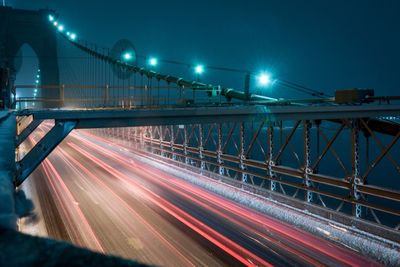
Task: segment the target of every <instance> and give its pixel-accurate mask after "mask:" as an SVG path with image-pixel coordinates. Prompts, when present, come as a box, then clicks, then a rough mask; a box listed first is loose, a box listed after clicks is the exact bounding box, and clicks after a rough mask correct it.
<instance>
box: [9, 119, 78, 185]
mask: <svg viewBox="0 0 400 267" xmlns="http://www.w3.org/2000/svg"><path fill="white" fill-rule="evenodd" d="M75 126H76V121H56V122H55V125H54V126H53V128H52V129H51V130H50V131H49V132H48V133H47V134H46V135H45V136H44V137H43V138H42V139H41V140H40V141H39V142H38V143H37V144H36V145H35V146H34V147H33V148H32V149H31V151H29V153H28V154H27V155H26V156H25V157H24V158H23V159H21V160H20V161H19V162H17V176H16V180H15V185H16V186H19V185H21V183H22V182H23V181H24V180H25V179H26V178H27V177H28V176H29V175H30V174H31V173H32V172H33V171H34V170H35V169H36V167H37V166H39V164H40V163H41V162H42V161H43V160H44V159H45V158H46V157H47V156H48V155H49V154H50V153H51V152H52V151H53V149H54V148H55V147H56V146H57V145H58V144H59V143H61V141H62V140H64V138H65V137H66V136H67V135H68V134H69V133H70V132H71V131H72V130H73V129H74V128H75Z"/></svg>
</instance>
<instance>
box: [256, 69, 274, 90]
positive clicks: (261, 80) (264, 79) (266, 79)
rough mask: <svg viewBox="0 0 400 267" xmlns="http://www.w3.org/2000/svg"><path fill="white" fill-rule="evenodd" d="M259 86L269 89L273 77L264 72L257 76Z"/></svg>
mask: <svg viewBox="0 0 400 267" xmlns="http://www.w3.org/2000/svg"><path fill="white" fill-rule="evenodd" d="M257 81H258V85H259V86H261V87H268V86H270V85H271V83H272V79H271V75H270V74H269V73H267V72H262V73H260V74H259V75H258V76H257Z"/></svg>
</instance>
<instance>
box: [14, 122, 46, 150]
mask: <svg viewBox="0 0 400 267" xmlns="http://www.w3.org/2000/svg"><path fill="white" fill-rule="evenodd" d="M41 123H42V120H32V121H31V123H29V125H28V126H26V127H25V129H23V130H22V132H21V133H20V134H19V135H18V136H17V140H16V143H15V146H16V147H18V146H19V145H21V144H22V143H23V142H24V141H25V140H26V138H28V136H29V135H30V134H31V133H32V132H33V131H35V130H36V128H37V127H38V126H39V125H40V124H41Z"/></svg>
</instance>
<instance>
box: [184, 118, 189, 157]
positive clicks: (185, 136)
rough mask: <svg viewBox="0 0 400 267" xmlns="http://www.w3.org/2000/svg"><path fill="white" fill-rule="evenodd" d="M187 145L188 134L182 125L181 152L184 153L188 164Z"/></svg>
mask: <svg viewBox="0 0 400 267" xmlns="http://www.w3.org/2000/svg"><path fill="white" fill-rule="evenodd" d="M187 146H188V135H187V127H186V125H183V154H184V155H185V163H186V164H189V158H188V157H187V154H188V152H187Z"/></svg>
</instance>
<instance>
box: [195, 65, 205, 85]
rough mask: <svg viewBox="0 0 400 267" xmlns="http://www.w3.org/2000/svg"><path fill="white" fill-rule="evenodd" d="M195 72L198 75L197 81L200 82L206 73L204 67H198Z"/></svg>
mask: <svg viewBox="0 0 400 267" xmlns="http://www.w3.org/2000/svg"><path fill="white" fill-rule="evenodd" d="M194 72H195V73H196V79H197V81H198V82H199V81H200V75H201V74H203V73H204V66H203V65H197V66H196V67H195V68H194Z"/></svg>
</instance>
